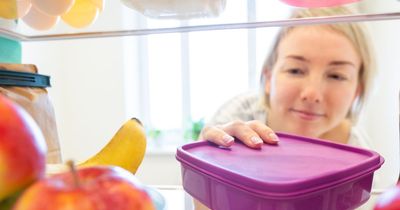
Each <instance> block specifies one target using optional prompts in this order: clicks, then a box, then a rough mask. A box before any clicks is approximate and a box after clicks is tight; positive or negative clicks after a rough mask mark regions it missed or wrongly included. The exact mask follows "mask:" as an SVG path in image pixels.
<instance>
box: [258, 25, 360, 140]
mask: <svg viewBox="0 0 400 210" xmlns="http://www.w3.org/2000/svg"><path fill="white" fill-rule="evenodd" d="M360 66H361V59H360V56H359V55H358V53H357V52H356V50H355V49H354V47H353V45H352V43H351V42H350V41H349V40H348V39H347V38H346V37H345V36H344V35H341V34H339V33H337V32H334V31H332V30H331V29H329V28H324V27H321V26H300V27H297V28H295V29H293V30H292V31H290V32H289V33H288V34H287V35H286V36H285V37H284V38H283V39H282V41H281V43H280V44H279V46H278V56H277V61H276V63H275V65H274V67H273V69H272V71H267V72H269V73H267V75H266V78H267V80H266V81H267V82H266V86H265V90H266V92H267V93H268V94H269V96H270V98H269V100H270V112H269V113H268V116H269V118H268V125H269V126H270V127H271V128H272V129H274V130H276V131H283V132H290V133H294V134H298V135H304V136H309V137H316V138H318V137H321V136H322V135H323V134H324V133H326V132H328V131H330V130H331V129H333V128H335V127H336V126H338V125H339V124H340V123H341V122H343V120H345V118H346V116H347V114H348V112H349V110H350V108H351V106H352V103H353V101H354V100H355V98H356V97H357V95H358V94H359V92H360V90H361V87H360V85H359V79H358V74H359V71H360Z"/></svg>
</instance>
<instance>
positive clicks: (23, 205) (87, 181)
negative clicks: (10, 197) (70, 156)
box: [13, 166, 154, 210]
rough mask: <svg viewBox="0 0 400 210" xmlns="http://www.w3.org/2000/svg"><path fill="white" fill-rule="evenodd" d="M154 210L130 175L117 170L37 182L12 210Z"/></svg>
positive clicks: (91, 169)
mask: <svg viewBox="0 0 400 210" xmlns="http://www.w3.org/2000/svg"><path fill="white" fill-rule="evenodd" d="M38 209H40V210H66V209H79V210H109V209H113V210H132V209H136V210H153V209H154V206H153V203H152V201H151V199H150V197H149V195H148V194H147V192H146V191H145V190H144V188H143V186H142V185H141V184H140V183H139V182H138V180H137V179H136V177H135V176H134V175H133V174H131V173H130V172H128V171H126V170H124V169H122V168H119V167H115V166H91V167H85V168H79V169H76V170H75V169H72V170H71V171H69V172H65V173H60V174H57V175H53V176H50V177H47V178H45V179H42V180H40V181H37V182H36V183H35V184H33V185H32V186H30V187H29V188H28V189H27V190H26V191H25V192H24V193H23V194H22V195H21V197H20V198H19V199H18V201H17V203H16V204H15V206H14V209H13V210H38Z"/></svg>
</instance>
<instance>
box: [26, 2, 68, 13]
mask: <svg viewBox="0 0 400 210" xmlns="http://www.w3.org/2000/svg"><path fill="white" fill-rule="evenodd" d="M74 2H75V0H32V5H33V6H34V7H35V8H36V9H38V10H40V11H41V12H43V13H45V14H48V15H52V16H57V15H62V14H64V13H66V12H67V11H68V10H70V9H71V7H72V5H73V4H74Z"/></svg>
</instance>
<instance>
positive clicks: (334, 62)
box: [329, 61, 356, 67]
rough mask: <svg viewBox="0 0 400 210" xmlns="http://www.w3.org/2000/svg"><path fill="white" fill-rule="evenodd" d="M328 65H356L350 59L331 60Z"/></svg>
mask: <svg viewBox="0 0 400 210" xmlns="http://www.w3.org/2000/svg"><path fill="white" fill-rule="evenodd" d="M329 65H330V66H342V65H350V66H353V67H356V65H355V64H354V63H352V62H350V61H332V62H330V63H329Z"/></svg>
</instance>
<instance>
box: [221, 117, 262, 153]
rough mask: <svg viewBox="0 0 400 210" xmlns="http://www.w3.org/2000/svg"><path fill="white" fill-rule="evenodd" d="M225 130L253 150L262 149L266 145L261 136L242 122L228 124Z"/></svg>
mask: <svg viewBox="0 0 400 210" xmlns="http://www.w3.org/2000/svg"><path fill="white" fill-rule="evenodd" d="M224 130H225V131H226V132H227V133H229V134H230V135H232V136H234V137H236V138H238V139H239V140H241V141H242V142H243V143H244V144H246V145H247V146H249V147H251V148H261V145H262V144H263V143H264V142H263V140H262V139H261V138H260V136H259V135H258V134H257V133H256V132H255V131H254V130H253V129H251V128H250V127H249V126H248V125H247V124H246V123H245V122H242V121H235V122H231V123H228V124H226V126H225V127H224Z"/></svg>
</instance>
